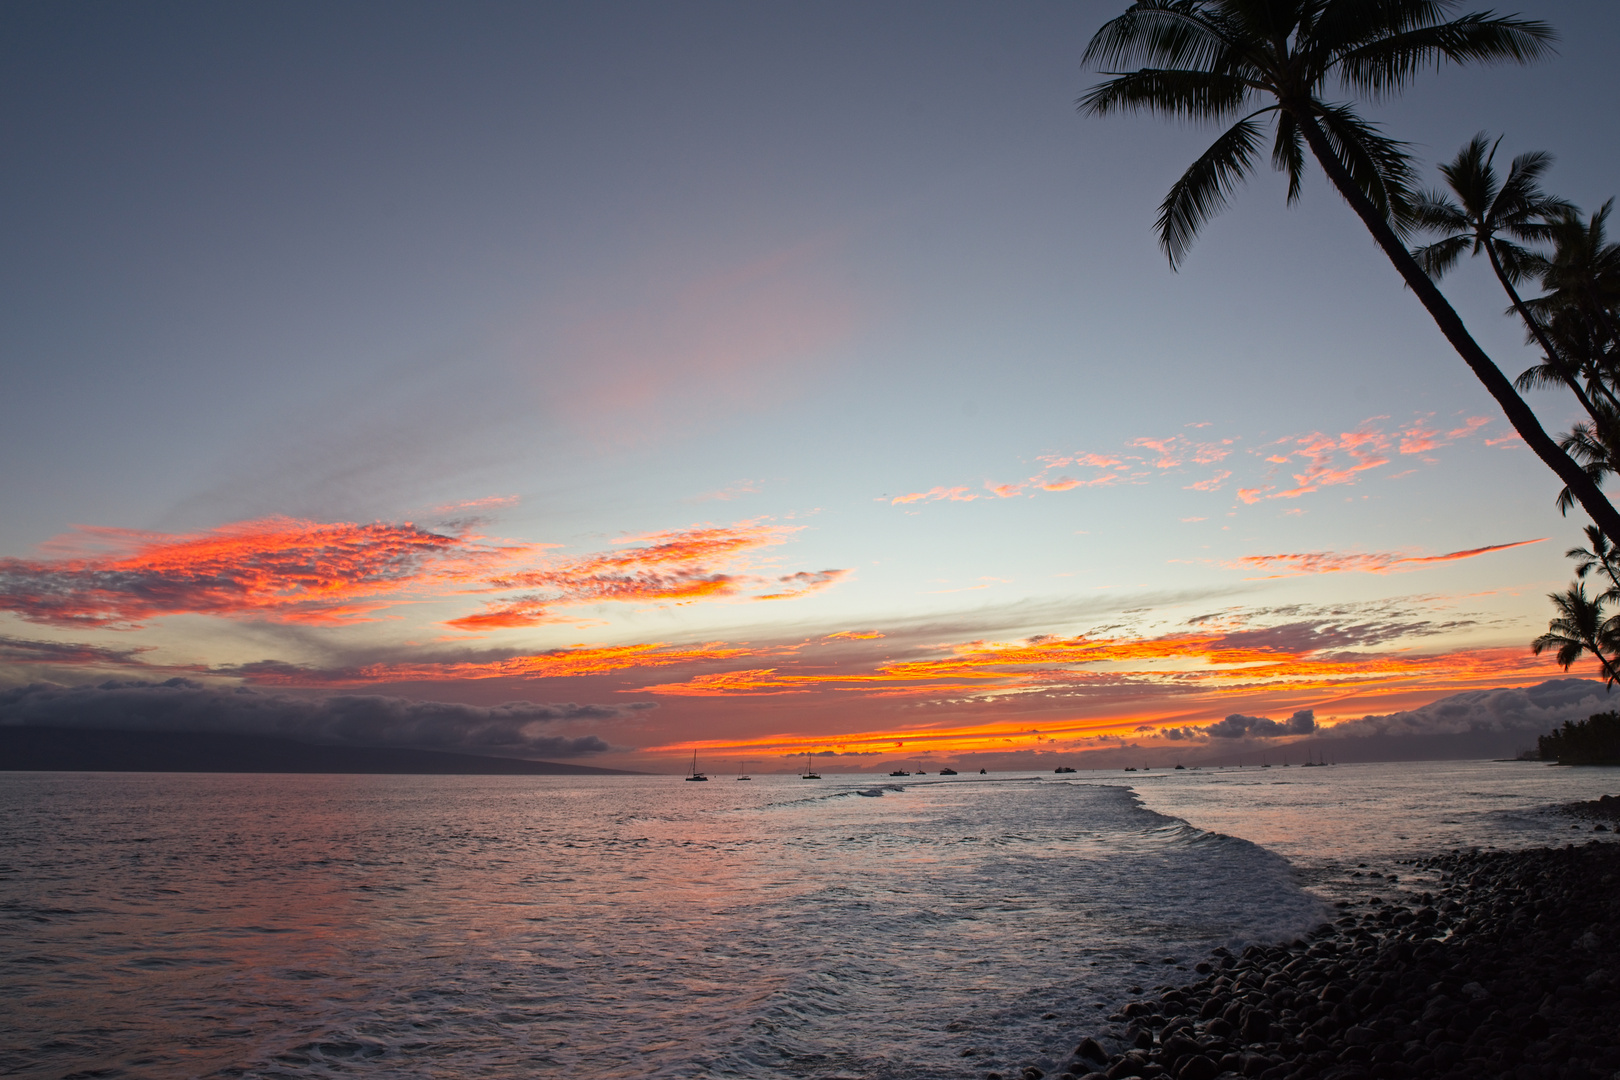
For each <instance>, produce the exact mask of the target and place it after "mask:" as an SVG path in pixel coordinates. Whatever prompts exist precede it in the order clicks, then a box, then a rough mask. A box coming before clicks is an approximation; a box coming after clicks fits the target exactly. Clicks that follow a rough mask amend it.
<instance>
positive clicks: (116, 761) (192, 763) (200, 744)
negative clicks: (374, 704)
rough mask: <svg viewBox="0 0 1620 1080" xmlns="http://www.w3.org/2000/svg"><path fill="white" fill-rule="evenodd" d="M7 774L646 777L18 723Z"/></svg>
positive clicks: (10, 739)
mask: <svg viewBox="0 0 1620 1080" xmlns="http://www.w3.org/2000/svg"><path fill="white" fill-rule="evenodd" d="M0 772H222V773H366V774H404V775H427V776H640V775H646V774H643V773H636V772H631V771H628V770H625V769H602V768H598V767H596V766H594V765H572V764H567V763H563V762H557V761H529V760H526V759H523V758H505V757H485V756H483V755H481V754H455V753H448V752H446V751H442V750H409V749H404V748H401V747H371V746H330V745H317V744H315V743H302V742H295V741H294V740H292V739H277V738H273V737H269V736H264V735H234V734H226V733H222V732H190V731H112V730H105V729H95V728H64V727H10V726H6V727H0Z"/></svg>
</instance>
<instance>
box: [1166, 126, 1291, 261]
mask: <svg viewBox="0 0 1620 1080" xmlns="http://www.w3.org/2000/svg"><path fill="white" fill-rule="evenodd" d="M1265 111H1270V110H1265ZM1259 115H1260V114H1259V113H1256V114H1253V115H1250V116H1245V117H1244V118H1243V119H1242V120H1239V121H1238V122H1237V123H1235V124H1233V125H1232V126H1231V127H1230V128H1228V129H1227V130H1226V131H1225V132H1223V133H1222V135H1221V137H1220V138H1218V139H1216V140H1215V142H1214V143H1213V144H1211V145H1210V148H1209V149H1208V150H1205V151H1204V153H1203V154H1202V155H1201V156H1200V157H1199V158H1198V160H1197V161H1195V162H1193V163H1192V165H1191V166H1189V167H1188V169H1187V171H1186V172H1184V173H1182V174H1181V179H1179V180H1177V181H1176V182H1175V185H1174V186H1173V187H1171V189H1170V193H1169V194H1168V195H1166V196H1165V197H1164V202H1163V203H1161V204H1160V206H1159V219H1158V221H1157V222H1156V223H1155V228H1157V230H1158V233H1159V246H1160V247H1161V248H1163V249H1164V253H1165V255H1166V256H1168V257H1169V259H1170V265H1171V266H1172V267H1176V266H1179V265H1181V261H1182V260H1183V259H1184V258H1186V255H1187V251H1188V249H1189V248H1191V247H1192V242H1193V240H1194V239H1195V238H1196V237H1197V236H1198V230H1199V229H1201V228H1202V227H1203V225H1204V222H1206V221H1208V220H1209V219H1210V218H1212V217H1214V216H1215V215H1216V214H1218V213H1220V211H1221V210H1222V209H1223V208H1224V207H1225V206H1226V204H1227V202H1228V201H1229V200H1230V198H1231V195H1232V192H1234V191H1236V190H1237V187H1238V185H1239V184H1241V183H1242V182H1243V181H1244V180H1245V179H1247V178H1248V175H1249V173H1250V172H1251V171H1253V168H1254V159H1255V155H1256V154H1257V153H1258V152H1259V149H1260V137H1261V134H1262V125H1261V123H1260V122H1259V120H1258V119H1257V117H1258V116H1259Z"/></svg>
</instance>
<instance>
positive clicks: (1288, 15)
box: [1080, 0, 1620, 542]
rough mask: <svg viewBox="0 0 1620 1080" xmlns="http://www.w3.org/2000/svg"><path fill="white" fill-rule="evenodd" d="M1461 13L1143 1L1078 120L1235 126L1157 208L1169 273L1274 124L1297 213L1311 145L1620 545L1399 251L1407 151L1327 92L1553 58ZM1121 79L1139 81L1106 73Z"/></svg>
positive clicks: (1095, 47) (1215, 0) (1116, 39)
mask: <svg viewBox="0 0 1620 1080" xmlns="http://www.w3.org/2000/svg"><path fill="white" fill-rule="evenodd" d="M1455 6H1456V3H1455V0H1139V2H1138V3H1135V4H1132V5H1131V6H1130V7H1129V8H1128V9H1127V10H1126V11H1125V13H1124V14H1123V15H1120V16H1119V17H1117V18H1115V19H1112V20H1110V21H1109V22H1107V23H1106V24H1104V25H1103V27H1102V29H1100V30H1098V31H1097V33H1096V35H1095V36H1094V37H1093V38H1092V39H1091V43H1090V44H1089V45H1087V46H1086V51H1085V55H1084V58H1083V59H1084V62H1086V63H1088V64H1095V65H1097V66H1099V67H1101V68H1104V69H1105V70H1104V72H1103V73H1104V74H1107V75H1111V76H1113V77H1112V78H1110V79H1108V80H1107V81H1106V82H1102V83H1099V84H1098V85H1096V86H1094V87H1092V88H1091V89H1090V90H1088V91H1087V92H1086V94H1085V96H1083V97H1082V98H1081V99H1080V107H1081V109H1082V110H1083V111H1085V112H1087V113H1090V114H1091V115H1094V116H1107V115H1110V114H1112V113H1115V112H1120V111H1130V112H1139V111H1146V112H1151V113H1158V114H1161V115H1165V116H1169V117H1174V118H1178V119H1184V120H1193V121H1198V122H1228V121H1233V122H1232V124H1231V127H1229V128H1228V129H1227V130H1226V131H1225V132H1223V133H1222V134H1221V135H1220V137H1218V138H1217V139H1216V140H1215V142H1214V143H1213V144H1211V145H1210V147H1209V149H1208V150H1206V151H1204V153H1203V154H1202V155H1201V156H1200V157H1199V158H1198V159H1197V160H1196V161H1194V162H1193V164H1192V165H1191V166H1190V167H1189V168H1188V169H1187V171H1186V172H1185V173H1183V174H1182V176H1181V178H1180V179H1179V180H1177V181H1176V183H1175V185H1174V186H1173V187H1171V189H1170V193H1169V194H1168V195H1167V196H1166V197H1165V199H1164V202H1163V203H1162V204H1161V205H1160V207H1159V217H1158V222H1157V229H1158V233H1159V244H1160V246H1161V247H1162V248H1163V249H1164V252H1165V255H1166V256H1167V257H1168V258H1169V260H1170V265H1171V266H1172V267H1174V266H1176V265H1177V264H1179V263H1180V262H1181V261H1182V260H1183V259H1184V258H1185V257H1186V254H1187V251H1188V248H1189V247H1190V246H1191V244H1192V241H1193V240H1194V239H1195V238H1196V236H1197V234H1198V230H1199V229H1200V228H1201V227H1202V226H1203V224H1204V223H1205V222H1206V221H1208V220H1209V219H1210V218H1211V217H1213V216H1214V215H1215V214H1216V213H1218V212H1219V211H1220V210H1221V209H1222V208H1223V207H1225V205H1226V204H1227V201H1228V200H1229V199H1230V197H1231V194H1232V192H1233V191H1234V190H1235V189H1236V187H1237V186H1238V185H1239V184H1240V183H1241V182H1242V181H1243V180H1244V179H1246V178H1247V177H1248V176H1249V175H1250V174H1251V173H1252V172H1253V171H1254V169H1255V167H1256V164H1257V162H1258V159H1259V155H1260V153H1261V151H1262V143H1263V138H1264V135H1265V128H1266V125H1267V124H1268V123H1272V122H1275V127H1276V133H1275V137H1274V138H1273V140H1272V145H1271V161H1272V164H1273V166H1275V167H1276V168H1277V169H1278V170H1280V171H1283V172H1286V173H1287V174H1288V201H1289V202H1290V203H1292V202H1294V201H1297V200H1298V199H1299V197H1300V193H1301V181H1302V177H1303V175H1304V171H1305V151H1306V149H1307V148H1309V150H1310V152H1311V156H1313V157H1314V158H1315V159H1316V161H1317V163H1318V164H1319V165H1320V166H1321V168H1322V171H1323V172H1325V173H1326V174H1327V177H1328V179H1329V180H1330V181H1331V182H1332V184H1333V186H1334V187H1335V188H1336V189H1337V190H1338V192H1339V194H1340V195H1342V196H1343V197H1344V199H1345V201H1346V202H1348V203H1349V204H1350V206H1351V208H1352V209H1353V210H1354V211H1355V212H1356V215H1357V216H1358V217H1360V218H1361V221H1362V223H1363V224H1364V225H1365V226H1366V227H1367V230H1368V231H1369V232H1370V233H1371V234H1372V236H1373V239H1374V240H1375V241H1377V243H1378V246H1379V247H1380V248H1382V249H1383V251H1384V254H1385V256H1386V257H1387V258H1388V259H1389V261H1390V263H1391V264H1393V265H1394V267H1395V269H1396V271H1397V272H1399V273H1400V275H1401V278H1402V279H1403V280H1404V281H1405V282H1406V284H1407V287H1408V288H1410V289H1411V290H1412V292H1413V293H1414V294H1416V295H1417V297H1418V299H1419V301H1421V302H1422V304H1423V306H1424V308H1425V309H1427V311H1428V312H1429V315H1430V317H1431V318H1432V319H1433V320H1434V322H1435V325H1436V326H1438V327H1439V328H1440V331H1441V333H1443V334H1444V335H1445V336H1446V340H1447V341H1449V342H1450V343H1451V346H1452V348H1454V349H1455V350H1456V351H1457V354H1458V355H1459V356H1461V357H1462V359H1463V360H1464V362H1466V363H1467V364H1468V366H1469V368H1471V369H1472V370H1473V372H1474V374H1475V376H1476V377H1477V378H1478V379H1479V380H1480V382H1481V383H1483V384H1484V385H1485V389H1486V390H1487V391H1489V392H1490V394H1491V396H1492V397H1494V398H1495V399H1496V401H1497V404H1498V405H1500V406H1501V408H1502V411H1503V413H1505V414H1506V416H1507V418H1508V421H1509V422H1510V423H1511V424H1512V425H1513V428H1514V430H1515V431H1517V432H1518V433H1519V436H1520V437H1521V438H1523V439H1524V441H1525V444H1526V445H1527V446H1529V447H1530V449H1531V450H1533V451H1534V452H1535V454H1536V456H1537V457H1539V458H1541V460H1542V461H1543V462H1545V463H1546V464H1547V466H1548V467H1549V468H1551V469H1552V470H1553V471H1554V472H1555V473H1557V474H1558V476H1559V478H1560V479H1562V480H1563V481H1564V483H1565V485H1566V486H1567V487H1568V488H1569V489H1570V491H1571V492H1572V493H1573V494H1574V497H1575V498H1576V499H1577V500H1579V502H1580V504H1581V506H1582V507H1584V508H1585V510H1586V512H1587V513H1588V514H1590V515H1591V517H1592V520H1594V521H1595V522H1597V523H1598V525H1599V526H1600V527H1601V528H1602V529H1603V531H1604V533H1605V534H1606V535H1607V536H1609V537H1610V539H1613V540H1615V541H1617V542H1620V512H1617V511H1616V510H1615V508H1614V507H1613V506H1612V505H1611V504H1610V503H1609V501H1608V499H1606V498H1605V497H1604V495H1603V492H1602V491H1601V490H1600V489H1599V487H1598V485H1597V484H1596V483H1595V482H1594V481H1593V479H1592V477H1591V476H1590V475H1589V474H1588V473H1587V472H1586V471H1585V470H1583V469H1582V468H1581V467H1580V465H1578V464H1577V463H1576V462H1575V461H1574V460H1573V459H1572V458H1571V457H1570V456H1569V454H1567V453H1565V452H1564V450H1563V449H1562V448H1561V447H1560V446H1559V445H1558V443H1556V442H1554V441H1553V439H1552V438H1551V437H1550V436H1549V435H1548V434H1547V433H1546V431H1544V430H1543V429H1542V427H1541V423H1540V421H1539V420H1537V419H1536V415H1535V413H1534V412H1532V411H1531V409H1530V407H1529V405H1527V404H1525V401H1524V399H1523V398H1521V397H1520V396H1519V394H1518V392H1517V391H1516V390H1515V389H1514V387H1513V384H1512V383H1511V382H1509V381H1508V379H1507V377H1506V376H1505V375H1503V374H1502V372H1501V369H1499V368H1498V367H1497V366H1496V364H1495V363H1494V362H1493V361H1492V360H1491V358H1490V357H1489V356H1487V355H1486V353H1485V350H1483V349H1481V348H1480V347H1479V344H1478V343H1477V342H1476V341H1474V339H1473V337H1472V336H1470V334H1469V333H1468V329H1467V327H1465V326H1464V325H1463V322H1462V319H1461V318H1460V317H1459V316H1458V315H1457V313H1456V311H1455V310H1453V309H1452V307H1451V305H1450V304H1449V303H1448V302H1447V301H1446V298H1445V297H1444V296H1443V295H1442V294H1441V292H1440V290H1439V288H1438V287H1437V286H1436V285H1435V283H1434V280H1433V279H1432V278H1430V277H1429V275H1428V274H1426V273H1424V271H1423V268H1422V267H1421V266H1419V265H1418V263H1417V260H1415V259H1414V258H1413V257H1412V255H1411V253H1410V252H1409V251H1407V249H1406V245H1405V244H1404V243H1403V242H1402V239H1401V234H1402V233H1404V232H1406V231H1407V228H1408V226H1409V224H1410V222H1411V212H1412V206H1413V202H1414V201H1415V200H1414V193H1413V191H1412V183H1413V170H1412V165H1411V160H1410V158H1409V156H1408V155H1407V152H1406V148H1405V144H1403V143H1401V142H1398V141H1396V140H1394V139H1391V138H1389V137H1388V136H1386V135H1384V134H1383V133H1382V132H1381V131H1379V129H1378V128H1377V127H1376V126H1375V125H1373V124H1371V123H1369V122H1368V121H1366V120H1365V119H1363V118H1362V117H1361V116H1360V115H1359V114H1358V113H1357V112H1356V111H1355V110H1354V109H1353V108H1352V107H1351V106H1350V105H1348V104H1344V103H1336V102H1329V101H1327V100H1325V99H1324V97H1323V93H1324V90H1325V88H1326V87H1327V86H1328V84H1329V83H1337V84H1338V85H1339V86H1341V87H1343V88H1344V89H1345V90H1347V91H1350V92H1352V93H1360V94H1363V95H1366V96H1368V97H1371V98H1378V97H1381V96H1384V95H1388V94H1393V93H1396V92H1398V91H1400V90H1402V89H1404V88H1405V87H1406V85H1407V84H1408V83H1409V82H1410V81H1411V80H1412V78H1413V77H1414V76H1415V75H1416V74H1417V73H1418V71H1420V70H1422V69H1423V68H1425V67H1427V66H1429V65H1431V64H1438V63H1439V62H1441V61H1443V60H1449V61H1452V62H1453V63H1459V64H1460V63H1469V62H1476V61H1477V62H1485V63H1490V62H1497V61H1513V62H1517V63H1525V62H1528V61H1530V60H1534V59H1536V58H1538V57H1541V56H1543V55H1546V54H1547V53H1548V52H1549V51H1550V42H1551V41H1552V39H1553V32H1552V28H1551V27H1549V26H1548V25H1547V24H1546V23H1543V22H1539V21H1535V20H1529V19H1519V18H1511V17H1508V18H1499V17H1497V16H1496V15H1494V14H1493V13H1491V12H1483V13H1473V14H1467V15H1463V16H1461V17H1460V18H1456V19H1452V20H1449V21H1443V16H1444V14H1445V13H1446V11H1447V10H1448V9H1451V8H1454V7H1455ZM1116 66H1118V67H1123V68H1132V67H1135V68H1136V70H1134V71H1130V70H1108V69H1111V68H1113V67H1116Z"/></svg>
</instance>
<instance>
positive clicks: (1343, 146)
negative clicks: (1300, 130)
mask: <svg viewBox="0 0 1620 1080" xmlns="http://www.w3.org/2000/svg"><path fill="white" fill-rule="evenodd" d="M1317 108H1318V112H1317V117H1318V119H1319V120H1320V121H1321V124H1322V130H1323V132H1324V133H1325V134H1326V135H1327V137H1328V142H1329V143H1331V144H1332V146H1333V151H1334V153H1335V155H1336V156H1337V157H1338V158H1339V160H1340V162H1342V163H1343V165H1344V167H1345V168H1346V169H1347V170H1348V171H1349V173H1350V176H1351V179H1353V180H1354V181H1355V183H1356V186H1357V187H1359V188H1360V189H1361V192H1362V194H1364V195H1366V196H1367V198H1368V199H1369V200H1370V201H1371V202H1372V204H1373V205H1374V206H1375V207H1377V208H1378V210H1379V212H1380V213H1382V214H1383V215H1384V216H1385V217H1386V218H1387V219H1388V220H1389V223H1390V225H1391V227H1393V228H1394V230H1395V232H1396V235H1398V236H1401V237H1402V238H1404V237H1405V236H1406V235H1408V234H1409V233H1410V231H1411V211H1412V204H1413V202H1414V201H1416V196H1415V195H1414V193H1413V188H1412V183H1413V181H1414V180H1415V179H1416V174H1415V172H1414V171H1413V168H1412V159H1411V156H1410V155H1409V154H1407V152H1406V146H1407V144H1406V143H1404V142H1401V141H1399V140H1397V139H1391V138H1390V137H1389V136H1387V135H1385V134H1384V133H1383V132H1381V131H1379V130H1378V128H1377V127H1376V126H1375V125H1373V124H1370V123H1368V122H1367V121H1365V120H1363V119H1362V118H1361V117H1359V116H1357V115H1356V114H1355V112H1354V111H1352V110H1351V109H1350V107H1349V106H1348V105H1327V104H1322V103H1318V105H1317Z"/></svg>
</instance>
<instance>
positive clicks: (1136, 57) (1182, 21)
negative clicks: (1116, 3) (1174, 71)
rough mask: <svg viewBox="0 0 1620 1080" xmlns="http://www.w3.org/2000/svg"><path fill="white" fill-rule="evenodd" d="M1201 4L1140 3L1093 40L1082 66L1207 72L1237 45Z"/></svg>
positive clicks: (1197, 0) (1191, 0) (1173, 0)
mask: <svg viewBox="0 0 1620 1080" xmlns="http://www.w3.org/2000/svg"><path fill="white" fill-rule="evenodd" d="M1223 30H1224V28H1223V27H1222V25H1221V23H1220V21H1219V20H1218V18H1217V17H1215V16H1213V14H1212V13H1211V12H1210V11H1209V10H1208V5H1207V4H1206V3H1204V0H1139V2H1138V3H1135V4H1132V5H1131V6H1130V8H1128V9H1127V10H1126V12H1125V14H1123V15H1120V16H1118V17H1117V18H1113V19H1110V20H1109V21H1108V22H1106V23H1104V24H1103V26H1102V29H1100V30H1098V31H1097V32H1096V33H1095V34H1094V35H1092V38H1091V42H1090V43H1089V44H1088V45H1087V46H1086V51H1085V52H1084V53H1083V54H1082V55H1081V63H1084V64H1087V65H1095V66H1097V67H1100V68H1112V67H1116V66H1125V67H1131V66H1136V65H1142V66H1148V67H1167V68H1195V69H1203V70H1212V69H1214V68H1215V66H1216V61H1217V59H1218V58H1219V57H1220V56H1221V55H1222V54H1223V53H1226V52H1228V51H1229V50H1230V49H1232V48H1233V47H1234V46H1235V44H1236V41H1235V39H1234V38H1233V37H1232V35H1230V34H1229V33H1224V32H1223Z"/></svg>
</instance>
